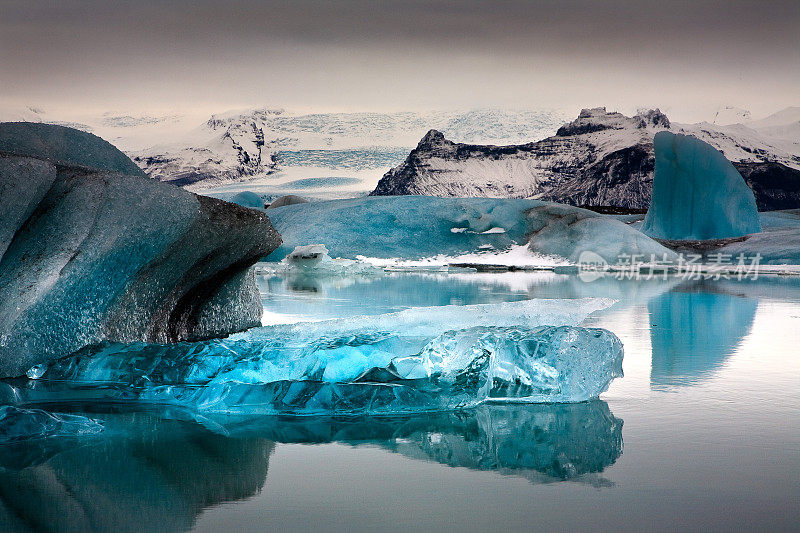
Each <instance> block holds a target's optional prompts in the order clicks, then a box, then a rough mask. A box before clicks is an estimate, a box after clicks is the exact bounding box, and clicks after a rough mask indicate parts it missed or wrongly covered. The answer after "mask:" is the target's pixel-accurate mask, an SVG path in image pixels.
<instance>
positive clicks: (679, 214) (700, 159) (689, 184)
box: [642, 131, 761, 240]
mask: <svg viewBox="0 0 800 533" xmlns="http://www.w3.org/2000/svg"><path fill="white" fill-rule="evenodd" d="M655 153H656V168H655V175H654V177H653V197H652V200H651V202H650V208H649V209H648V210H647V216H646V217H645V219H644V225H643V226H642V232H644V233H645V234H646V235H649V236H650V237H654V238H657V239H669V240H706V239H727V238H732V237H742V236H744V235H748V234H751V233H758V232H760V231H761V223H760V222H759V218H758V210H757V209H756V201H755V198H754V196H753V191H751V190H750V188H749V187H748V186H747V184H746V183H745V182H744V179H743V178H742V176H741V174H739V172H738V171H737V170H736V168H734V166H733V165H732V164H731V162H730V161H728V160H727V159H725V156H724V155H723V154H722V153H721V152H719V151H718V150H716V149H715V148H714V147H713V146H711V145H710V144H708V143H705V142H703V141H701V140H700V139H697V138H695V137H692V136H690V135H682V134H674V133H670V132H668V131H660V132H658V133H657V134H656V136H655Z"/></svg>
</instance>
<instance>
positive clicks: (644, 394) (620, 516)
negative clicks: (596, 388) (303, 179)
mask: <svg viewBox="0 0 800 533" xmlns="http://www.w3.org/2000/svg"><path fill="white" fill-rule="evenodd" d="M258 281H259V285H260V288H261V293H262V303H263V306H264V310H265V313H264V319H263V320H264V322H265V324H271V323H281V322H283V323H286V322H302V321H307V320H315V321H319V320H323V319H332V318H347V317H356V316H360V315H379V314H385V313H392V312H398V311H402V310H404V309H410V308H414V307H424V306H444V305H475V304H491V303H501V302H520V301H523V300H527V299H532V298H548V299H550V298H569V299H573V298H587V297H602V298H613V299H616V300H618V302H617V303H616V304H614V305H613V306H612V307H610V308H607V309H602V310H599V311H595V312H594V313H593V314H592V315H590V316H589V317H588V318H587V319H586V320H584V321H583V323H582V324H581V325H583V326H586V327H592V328H605V329H607V330H609V331H611V332H613V333H614V334H616V335H617V336H618V337H619V338H620V339H621V340H622V342H623V344H624V351H625V355H624V360H623V369H624V377H621V378H617V379H615V380H614V381H612V382H611V385H610V388H609V390H608V391H607V392H604V393H603V394H601V396H600V399H599V400H593V401H588V402H579V403H570V404H558V403H556V404H508V403H499V404H498V403H488V404H481V405H479V406H477V407H471V408H465V409H459V410H455V411H445V412H435V413H430V412H427V413H417V414H413V413H412V414H406V415H402V416H389V417H386V416H383V417H382V416H342V417H330V416H328V417H326V416H313V417H302V418H296V417H286V416H255V415H247V414H241V415H237V416H233V415H220V414H219V413H212V412H208V413H198V412H197V411H196V410H191V409H186V408H183V407H180V406H165V405H161V406H159V407H156V406H154V405H153V406H150V407H144V405H138V406H137V405H135V404H131V403H125V402H117V403H114V402H112V403H101V404H98V403H96V402H83V403H82V402H70V403H68V404H49V405H47V406H46V407H45V409H46V413H44V412H43V415H41V416H51V417H52V416H53V415H52V414H50V413H61V414H60V415H58V416H59V417H58V418H56V419H48V420H47V424H49V425H48V426H47V427H49V428H50V430H49V433H48V434H49V435H50V436H49V437H48V438H46V439H36V438H33V439H30V438H28V439H17V440H15V439H13V438H11V439H9V440H8V442H7V443H6V444H3V445H2V448H3V450H2V454H0V457H2V459H0V529H3V530H7V529H14V530H17V529H19V530H25V529H29V530H40V529H41V530H50V529H52V528H53V525H54V524H62V525H63V524H69V525H70V526H71V527H75V528H78V529H92V530H103V531H112V530H113V531H149V530H153V531H155V530H158V531H184V530H190V529H193V530H197V531H215V530H218V529H219V528H220V527H223V526H224V527H225V528H227V529H231V528H234V527H235V528H236V529H238V530H241V531H250V530H252V531H261V530H265V529H270V528H272V527H278V526H280V527H281V528H286V529H291V530H297V531H302V530H319V529H323V528H324V529H326V530H333V531H354V530H368V529H372V528H375V527H378V526H380V527H382V528H388V529H390V530H396V531H405V530H408V529H411V528H414V529H420V528H425V529H437V530H453V531H480V530H492V529H498V528H502V529H504V530H508V531H528V530H531V529H557V530H580V529H601V530H608V529H612V528H613V529H617V528H620V529H632V528H637V529H649V530H659V529H675V528H680V527H682V526H686V527H688V526H691V525H693V524H694V525H699V524H702V525H703V527H704V528H707V529H710V530H729V529H740V528H771V529H792V528H794V527H796V525H797V524H798V523H799V522H800V510H798V506H797V502H798V499H800V455H798V454H799V453H800V452H799V450H800V395H799V394H798V391H800V360H799V359H798V357H797V353H798V352H797V346H799V345H800V278H798V277H796V276H770V277H764V276H762V277H761V278H760V279H758V280H743V281H737V280H725V279H720V280H713V279H711V280H685V279H680V278H676V277H671V278H667V279H651V280H630V279H616V278H615V277H613V276H605V277H601V278H599V279H596V280H594V281H591V282H587V281H582V280H581V279H580V278H579V277H577V276H569V275H559V274H554V273H552V272H514V273H511V272H509V273H492V274H483V273H474V272H463V273H449V274H443V273H438V272H416V273H386V274H383V275H379V276H349V277H348V276H345V277H343V276H329V277H313V276H302V275H301V276H292V275H280V276H277V275H272V276H260V277H259V279H258ZM32 383H35V382H32ZM24 388H25V385H21V386H20V389H19V390H20V391H22V392H24ZM7 419H8V417H7ZM39 420H40V419H39ZM38 427H39V426H37V425H35V428H38ZM98 428H99V429H98ZM17 429H19V428H17ZM567 511H569V512H567Z"/></svg>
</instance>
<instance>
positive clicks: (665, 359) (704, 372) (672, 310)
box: [647, 281, 758, 389]
mask: <svg viewBox="0 0 800 533" xmlns="http://www.w3.org/2000/svg"><path fill="white" fill-rule="evenodd" d="M745 286H746V285H745ZM741 287H743V286H742V285H735V284H724V283H717V282H714V281H697V282H692V283H686V284H682V285H679V286H678V287H675V288H674V289H672V290H671V291H670V292H668V293H664V294H662V295H660V296H657V297H655V298H653V299H652V300H650V301H649V302H648V304H647V309H648V312H649V314H650V340H651V345H652V350H653V351H652V366H651V371H650V382H651V386H652V388H654V389H662V388H669V387H672V386H676V385H691V384H695V383H697V382H699V381H701V380H703V379H705V378H707V377H708V376H710V375H712V374H713V373H714V372H715V371H716V370H718V369H719V368H720V367H721V366H722V364H723V363H724V362H725V360H726V359H727V358H728V357H730V356H731V354H733V352H734V351H735V350H736V347H737V346H738V345H739V343H740V342H741V341H742V339H743V338H744V337H745V336H747V335H748V334H749V333H750V329H751V328H752V325H753V319H754V318H755V314H756V308H757V307H758V300H756V299H753V298H749V297H746V296H743V295H742V294H741V293H740V292H739V291H738V290H737V289H739V288H741Z"/></svg>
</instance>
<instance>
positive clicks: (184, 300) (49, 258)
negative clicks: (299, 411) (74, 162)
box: [0, 156, 280, 376]
mask: <svg viewBox="0 0 800 533" xmlns="http://www.w3.org/2000/svg"><path fill="white" fill-rule="evenodd" d="M0 206H2V209H1V210H0V254H1V257H0V376H18V375H22V374H24V373H25V371H26V370H27V369H28V368H30V367H31V366H33V365H34V364H37V363H41V362H45V361H48V360H52V359H55V358H58V357H61V356H64V355H67V354H69V353H72V352H74V351H75V350H78V349H80V348H82V347H84V346H86V345H89V344H93V343H97V342H101V341H104V340H112V341H119V342H134V341H150V342H172V341H175V340H182V339H196V338H208V337H211V336H215V335H225V334H229V333H231V332H233V331H241V330H243V329H245V328H247V327H251V326H254V325H258V324H260V317H261V313H262V308H261V303H260V299H259V294H258V289H257V286H256V284H255V280H254V278H253V275H252V273H251V272H249V271H248V267H249V266H250V265H251V264H253V263H254V262H255V261H257V260H258V258H259V257H261V256H263V255H264V254H267V253H269V252H270V251H272V250H273V249H274V248H275V247H276V246H277V245H278V244H279V243H280V237H279V235H278V234H277V233H276V232H275V230H274V229H273V228H272V226H271V224H270V223H269V219H268V218H267V216H266V215H264V214H263V213H260V212H257V211H255V210H250V209H245V208H242V207H240V206H236V205H233V204H229V203H226V202H222V201H220V200H215V199H212V198H206V197H201V196H195V195H193V194H191V193H188V192H186V191H182V190H180V189H177V188H175V187H172V186H169V185H165V184H161V183H158V182H155V181H153V180H149V179H146V178H140V177H136V176H128V175H123V174H117V173H110V172H102V171H92V170H86V169H83V168H76V167H67V166H62V165H53V164H51V163H49V162H46V161H43V160H40V159H33V158H27V157H16V156H0Z"/></svg>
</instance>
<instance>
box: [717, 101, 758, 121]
mask: <svg viewBox="0 0 800 533" xmlns="http://www.w3.org/2000/svg"><path fill="white" fill-rule="evenodd" d="M752 119H753V116H752V115H751V114H750V111H748V110H747V109H742V108H740V107H733V106H727V105H726V106H719V107H718V108H717V111H716V112H715V113H714V118H712V119H711V123H712V124H717V125H720V126H727V125H730V124H747V123H748V122H750V121H751V120H752Z"/></svg>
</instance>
